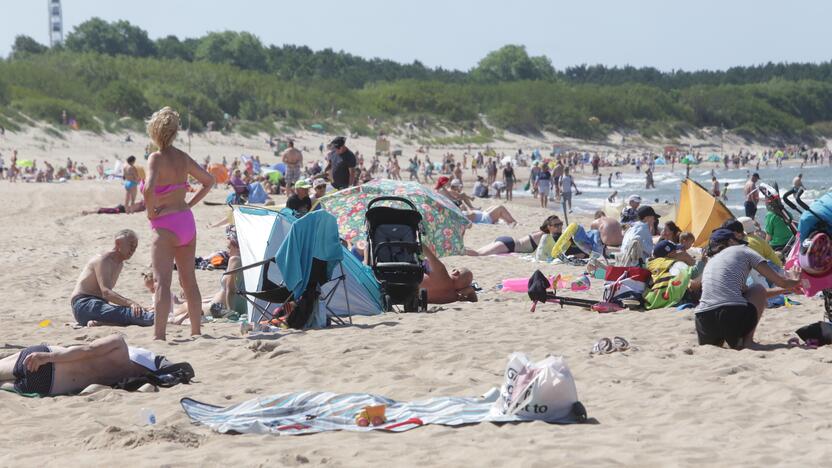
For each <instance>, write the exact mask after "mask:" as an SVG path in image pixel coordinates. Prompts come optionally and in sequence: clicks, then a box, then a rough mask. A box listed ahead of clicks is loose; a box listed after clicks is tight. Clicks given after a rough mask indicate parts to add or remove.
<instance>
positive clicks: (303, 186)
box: [286, 179, 312, 216]
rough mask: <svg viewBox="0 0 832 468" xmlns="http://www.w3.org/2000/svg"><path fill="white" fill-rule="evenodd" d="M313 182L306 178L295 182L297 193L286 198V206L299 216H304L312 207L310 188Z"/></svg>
mask: <svg viewBox="0 0 832 468" xmlns="http://www.w3.org/2000/svg"><path fill="white" fill-rule="evenodd" d="M311 188H312V184H310V183H309V181H308V180H306V179H301V180H299V181H297V182H295V186H294V189H295V193H293V194H292V195H291V196H289V198H288V199H287V200H286V208H289V209H290V210H293V211H294V212H295V214H297V215H298V216H303V215H305V214H306V213H309V211H310V210H311V209H312V200H310V199H309V189H311Z"/></svg>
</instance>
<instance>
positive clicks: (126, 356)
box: [0, 335, 152, 396]
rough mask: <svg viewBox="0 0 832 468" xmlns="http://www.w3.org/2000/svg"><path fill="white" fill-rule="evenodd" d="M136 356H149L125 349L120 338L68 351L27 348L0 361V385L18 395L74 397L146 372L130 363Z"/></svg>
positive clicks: (136, 350) (68, 349)
mask: <svg viewBox="0 0 832 468" xmlns="http://www.w3.org/2000/svg"><path fill="white" fill-rule="evenodd" d="M136 352H140V353H145V354H147V353H149V354H152V353H150V352H149V351H146V350H142V349H140V348H129V349H128V347H127V342H125V341H124V338H123V337H122V336H121V335H110V336H107V337H104V338H99V339H97V340H95V341H93V342H91V343H89V344H86V345H82V346H73V347H71V348H65V347H61V346H45V345H37V346H30V347H28V348H26V349H24V350H23V351H21V352H19V353H15V354H12V355H11V356H8V357H6V358H4V359H0V384H2V386H6V385H9V384H12V385H13V386H14V389H15V391H17V392H20V393H37V394H40V395H42V396H46V395H63V394H68V393H76V392H80V391H81V390H83V389H85V388H87V387H88V386H89V385H93V384H99V385H108V386H109V385H113V384H115V383H118V382H120V381H121V380H123V379H126V378H129V377H140V376H142V375H144V374H146V373H147V372H148V369H147V368H145V367H144V366H142V365H140V364H137V363H135V362H133V361H131V360H130V357H131V354H134V355H135V353H136Z"/></svg>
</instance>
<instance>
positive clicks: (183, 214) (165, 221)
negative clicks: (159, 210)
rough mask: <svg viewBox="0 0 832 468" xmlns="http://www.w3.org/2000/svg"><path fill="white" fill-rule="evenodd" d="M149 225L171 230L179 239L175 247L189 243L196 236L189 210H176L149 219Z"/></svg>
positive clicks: (194, 223)
mask: <svg viewBox="0 0 832 468" xmlns="http://www.w3.org/2000/svg"><path fill="white" fill-rule="evenodd" d="M150 227H151V228H153V229H157V230H158V229H164V230H166V231H170V232H172V233H173V234H174V235H175V236H176V238H177V239H178V240H179V243H178V244H177V245H176V246H177V247H182V246H183V245H188V244H190V243H191V241H192V240H194V237H196V222H195V221H194V214H193V213H191V210H185V211H177V212H176V213H170V214H166V215H164V216H159V217H158V218H154V219H151V220H150Z"/></svg>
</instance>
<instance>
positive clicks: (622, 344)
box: [612, 336, 630, 351]
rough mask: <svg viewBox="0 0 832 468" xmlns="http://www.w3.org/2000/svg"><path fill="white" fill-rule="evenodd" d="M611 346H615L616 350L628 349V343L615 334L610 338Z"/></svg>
mask: <svg viewBox="0 0 832 468" xmlns="http://www.w3.org/2000/svg"><path fill="white" fill-rule="evenodd" d="M612 347H613V348H615V350H616V351H627V350H628V349H630V343H629V342H628V341H627V340H625V339H624V338H622V337H620V336H616V337H614V338H613V339H612Z"/></svg>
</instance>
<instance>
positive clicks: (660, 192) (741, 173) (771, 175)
mask: <svg viewBox="0 0 832 468" xmlns="http://www.w3.org/2000/svg"><path fill="white" fill-rule="evenodd" d="M722 167H723V166H722V163H719V165H718V167H717V165H716V164H715V163H710V162H709V163H702V164H699V165H696V166H691V170H690V178H691V179H693V180H695V181H696V182H698V183H699V184H701V185H702V186H703V187H705V189H706V190H708V191H710V189H711V171H712V170H713V172H714V174H715V175H716V178H717V180H718V181H719V186H720V189H721V190H724V189H725V184H726V183H728V199H727V201H724V203H725V205H726V206H727V207H728V208H729V209H730V210H731V211H732V212H733V213H734V215H735V216H744V215H745V212H744V209H743V202H744V201H745V196H744V195H743V186H744V185H745V183H746V181H747V180H748V178H749V177H750V176H751V174H753V173H754V172H757V173H758V174H759V175H760V182H763V183H765V184H768V185H771V186H774V184H775V182H776V183H777V184H778V185H779V188H780V193H781V194H783V193H784V192H785V191H786V190H788V189H789V188H791V186H792V180H793V179H794V178H795V176H797V175H798V174H803V185H804V186H805V187H806V189H807V190H806V192H805V194H804V195H803V198H802V199H803V200H804V201H806V202H810V201H812V200H814V199H816V198H819V197H820V196H821V195H823V194H825V193H827V192H828V191H830V190H832V166H827V165H823V166H821V165H811V166H805V167H803V168H800V167H799V166H784V167H779V168H778V167H775V166H774V163H773V162H772V163H771V164H770V165H769V167H764V166H761V167H760V169H759V170H756V169H755V167H754V166H749V167H746V168H742V169H728V170H725V169H722ZM586 169H587V172H586V173H583V174H582V173H580V172H578V173H577V174H576V178H575V179H576V180H575V184H576V185H577V186H578V190H580V191H581V192H582V193H581V195H577V196H576V195H573V196H572V207H573V211H574V212H575V213H576V214H591V213H594V212H595V211H596V210H598V209H603V208H604V202H605V201H606V200H607V197H609V196H610V194H611V193H612V192H613V191H618V195H617V199H616V200H617V201H618V202H623V201H625V200H626V199H627V197H628V196H630V195H632V194H638V195H640V196H641V197H642V204H643V205H654V206H655V205H663V204H674V203H676V202H677V201H678V199H679V188H680V184H681V182H682V181H683V180H684V179H685V166H684V165H681V164H677V165H676V167H675V170H673V171H671V170H670V168H669V167H668V166H660V167H657V171H656V172H655V173H654V174H653V182H654V183H655V185H656V188H654V189H649V190H648V189H646V188H645V176H644V173H643V172H641V173H633V172H626V173H622V174H621V177H618V178H617V177H615V175H613V178H612V188H609V187H608V186H607V178H608V177H609V174H610V172H612V173H613V174H615V172H617V171H621V170H622V168H621V167H602V168H601V174H602V177H601V182H602V183H601V186H600V187H598V185H597V176H595V177H592V176H591V175H588V174H589V170H590V168H589V165H587V167H586ZM518 185H521V184H518ZM521 186H522V185H521ZM514 195H515V196H516V197H523V196H530V193H529V192H523V191H520V190H515V192H514ZM657 199H658V202H656V200H657ZM549 208H550V209H552V210H553V211H556V212H560V211H561V210H562V207H561V206H560V204H558V203H553V202H550V203H549ZM764 217H765V204H764V203H763V201H762V200H761V201H760V203H759V205H758V209H757V216H756V219H757V221H758V222H761V221H762V220H763V218H764Z"/></svg>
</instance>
